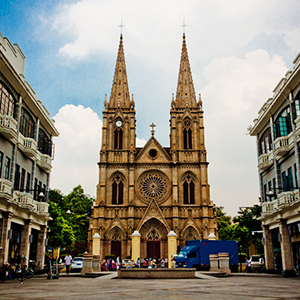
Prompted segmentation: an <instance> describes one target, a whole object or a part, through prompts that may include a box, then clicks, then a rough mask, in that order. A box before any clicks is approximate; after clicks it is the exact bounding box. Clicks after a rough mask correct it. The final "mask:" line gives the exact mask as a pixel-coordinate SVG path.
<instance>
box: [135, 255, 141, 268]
mask: <svg viewBox="0 0 300 300" xmlns="http://www.w3.org/2000/svg"><path fill="white" fill-rule="evenodd" d="M135 266H136V267H137V268H139V267H140V258H139V257H138V258H137V260H136V264H135Z"/></svg>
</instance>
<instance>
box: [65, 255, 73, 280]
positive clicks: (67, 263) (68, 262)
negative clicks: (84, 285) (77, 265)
mask: <svg viewBox="0 0 300 300" xmlns="http://www.w3.org/2000/svg"><path fill="white" fill-rule="evenodd" d="M71 264H72V256H71V255H70V253H67V256H66V257H65V266H66V272H67V274H68V275H69V273H70V267H71Z"/></svg>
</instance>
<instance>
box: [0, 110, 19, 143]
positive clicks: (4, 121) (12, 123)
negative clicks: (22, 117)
mask: <svg viewBox="0 0 300 300" xmlns="http://www.w3.org/2000/svg"><path fill="white" fill-rule="evenodd" d="M0 133H1V134H2V135H3V136H5V137H6V138H7V139H8V140H9V141H10V142H12V143H13V144H15V143H17V141H18V129H17V121H16V120H15V119H14V118H13V117H11V116H7V115H2V114H0Z"/></svg>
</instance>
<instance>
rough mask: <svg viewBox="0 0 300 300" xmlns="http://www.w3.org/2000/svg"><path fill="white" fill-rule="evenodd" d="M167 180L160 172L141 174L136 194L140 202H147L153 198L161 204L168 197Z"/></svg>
mask: <svg viewBox="0 0 300 300" xmlns="http://www.w3.org/2000/svg"><path fill="white" fill-rule="evenodd" d="M169 186H170V184H169V179H168V178H167V176H166V175H165V174H164V173H162V172H160V171H151V172H147V173H144V174H142V175H141V176H140V177H139V179H138V184H137V192H138V195H139V197H140V198H141V200H142V201H146V202H149V201H150V200H151V199H153V198H155V200H156V201H158V202H162V201H164V200H165V199H166V197H167V196H168V195H169V190H170V188H169Z"/></svg>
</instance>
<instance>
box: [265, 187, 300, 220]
mask: <svg viewBox="0 0 300 300" xmlns="http://www.w3.org/2000/svg"><path fill="white" fill-rule="evenodd" d="M298 202H299V190H294V191H290V192H283V193H280V194H278V199H275V200H273V201H270V202H264V203H262V205H261V206H262V213H263V215H265V216H266V215H270V214H272V213H274V212H277V211H281V210H282V209H286V208H289V207H291V206H293V205H294V204H295V203H298Z"/></svg>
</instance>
